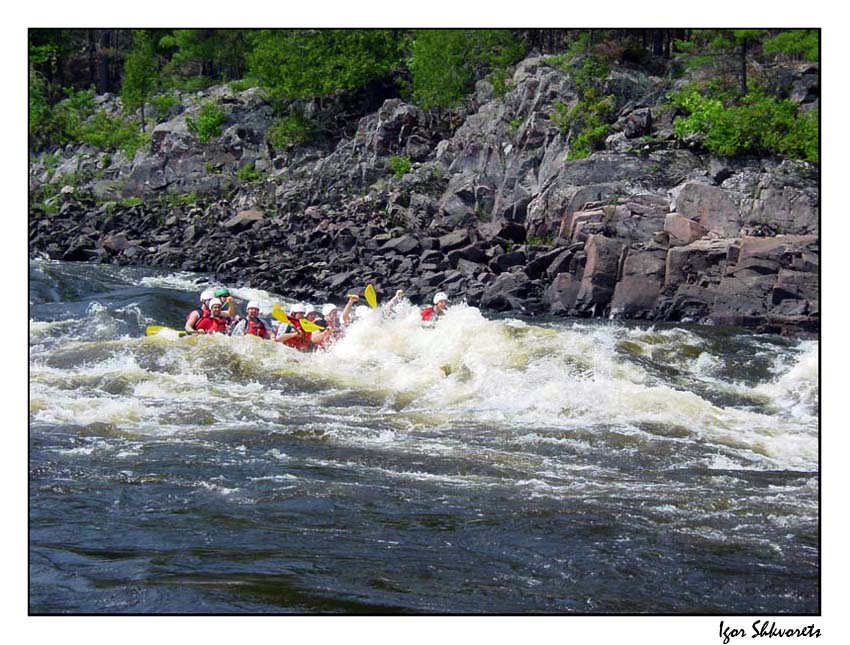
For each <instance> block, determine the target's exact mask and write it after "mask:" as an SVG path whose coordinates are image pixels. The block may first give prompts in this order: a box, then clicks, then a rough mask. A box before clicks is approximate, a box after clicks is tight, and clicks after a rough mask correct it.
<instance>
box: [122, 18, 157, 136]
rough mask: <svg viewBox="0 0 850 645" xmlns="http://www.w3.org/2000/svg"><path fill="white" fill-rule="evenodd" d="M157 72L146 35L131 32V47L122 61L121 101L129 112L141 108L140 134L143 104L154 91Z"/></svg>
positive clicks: (153, 55)
mask: <svg viewBox="0 0 850 645" xmlns="http://www.w3.org/2000/svg"><path fill="white" fill-rule="evenodd" d="M157 81H158V71H157V64H156V52H155V50H154V45H153V42H152V41H151V39H150V37H149V36H148V33H147V32H146V31H145V30H143V29H139V30H137V31H134V32H133V46H132V48H131V49H130V51H129V52H128V54H127V58H126V59H125V61H124V83H123V85H122V86H121V100H122V101H123V102H124V107H125V109H127V110H129V111H133V110H137V109H140V108H141V120H142V132H144V130H145V103H146V102H147V100H148V99H149V98H150V97H151V95H152V94H153V91H154V90H155V89H156V86H157Z"/></svg>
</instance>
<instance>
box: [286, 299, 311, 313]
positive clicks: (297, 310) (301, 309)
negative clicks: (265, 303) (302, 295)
mask: <svg viewBox="0 0 850 645" xmlns="http://www.w3.org/2000/svg"><path fill="white" fill-rule="evenodd" d="M289 313H291V314H305V313H307V307H305V306H304V305H302V304H301V303H300V302H299V303H298V304H296V305H292V309H290V310H289Z"/></svg>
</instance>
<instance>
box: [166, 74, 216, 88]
mask: <svg viewBox="0 0 850 645" xmlns="http://www.w3.org/2000/svg"><path fill="white" fill-rule="evenodd" d="M213 85H215V81H214V80H213V79H212V78H210V77H209V76H188V77H182V76H171V77H169V78H168V79H166V83H165V87H168V88H170V89H175V90H183V91H184V92H202V91H203V90H205V89H207V88H208V87H212V86H213Z"/></svg>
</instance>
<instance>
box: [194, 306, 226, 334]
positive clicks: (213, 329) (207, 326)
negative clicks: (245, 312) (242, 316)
mask: <svg viewBox="0 0 850 645" xmlns="http://www.w3.org/2000/svg"><path fill="white" fill-rule="evenodd" d="M209 307H210V315H209V316H205V317H204V318H201V319H200V320H199V321H198V324H197V325H195V332H197V333H199V334H225V333H227V329H228V327H229V326H230V318H226V317H225V316H223V315H222V311H221V300H219V299H218V298H213V299H212V300H210V301H209Z"/></svg>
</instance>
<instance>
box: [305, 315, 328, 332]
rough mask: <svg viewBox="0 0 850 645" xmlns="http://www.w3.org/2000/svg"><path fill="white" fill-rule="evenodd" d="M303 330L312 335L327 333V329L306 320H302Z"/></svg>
mask: <svg viewBox="0 0 850 645" xmlns="http://www.w3.org/2000/svg"><path fill="white" fill-rule="evenodd" d="M301 329H303V330H304V331H306V332H308V333H310V332H314V331H325V328H324V327H322V326H321V325H317V324H316V323H314V322H313V321H311V320H307V319H306V318H302V319H301Z"/></svg>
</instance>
